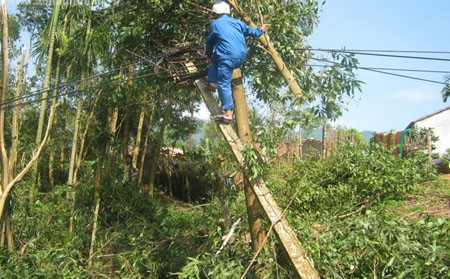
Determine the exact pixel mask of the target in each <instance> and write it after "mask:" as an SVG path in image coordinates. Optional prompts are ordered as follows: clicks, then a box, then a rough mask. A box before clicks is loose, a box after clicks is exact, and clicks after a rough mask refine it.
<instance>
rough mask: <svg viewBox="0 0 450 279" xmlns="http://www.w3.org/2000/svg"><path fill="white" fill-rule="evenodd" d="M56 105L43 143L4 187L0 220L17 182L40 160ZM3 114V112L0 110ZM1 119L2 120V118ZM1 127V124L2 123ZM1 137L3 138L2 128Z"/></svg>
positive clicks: (51, 113) (51, 111)
mask: <svg viewBox="0 0 450 279" xmlns="http://www.w3.org/2000/svg"><path fill="white" fill-rule="evenodd" d="M55 110H56V108H55V107H51V109H50V115H49V118H48V122H47V130H46V132H45V135H44V138H43V139H42V142H41V144H40V145H39V146H38V147H37V148H36V149H35V150H34V151H33V152H32V154H33V155H32V158H31V160H30V161H29V162H28V164H27V165H26V166H25V167H24V168H23V170H22V171H20V172H19V173H18V174H17V176H15V177H14V179H12V180H11V181H10V182H9V183H8V185H7V187H6V189H4V191H3V193H2V195H1V198H0V220H4V218H3V217H4V216H5V215H6V211H7V210H6V206H7V201H8V199H9V196H10V195H11V193H12V191H13V190H14V187H15V186H16V185H17V183H18V182H19V181H20V180H21V179H22V178H23V177H24V176H25V174H27V173H28V171H29V170H30V169H31V168H32V167H33V166H34V164H35V162H36V161H37V160H38V158H39V157H40V156H41V152H42V150H43V149H44V146H45V145H46V143H47V139H48V136H49V133H50V129H51V126H52V123H53V116H54V114H55ZM0 115H1V112H0ZM0 118H1V117H0ZM0 121H1V120H0ZM0 127H1V125H0ZM0 138H1V129H0Z"/></svg>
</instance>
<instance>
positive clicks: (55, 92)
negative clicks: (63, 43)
mask: <svg viewBox="0 0 450 279" xmlns="http://www.w3.org/2000/svg"><path fill="white" fill-rule="evenodd" d="M60 70H61V58H60V57H59V56H58V60H57V62H56V73H55V86H54V90H53V98H52V106H53V107H56V105H57V104H58V94H59V92H58V91H59V74H60ZM57 119H58V114H56V115H55V117H54V123H53V125H52V130H51V132H50V137H49V143H51V142H52V141H53V139H54V138H55V134H56V129H55V127H56V123H57ZM54 162H55V149H54V148H52V149H51V151H50V154H49V160H48V171H49V173H48V178H49V182H50V185H51V187H52V189H54V187H55V178H54V174H53V165H54Z"/></svg>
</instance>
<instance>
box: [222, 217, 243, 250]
mask: <svg viewBox="0 0 450 279" xmlns="http://www.w3.org/2000/svg"><path fill="white" fill-rule="evenodd" d="M240 222H241V218H239V219H238V220H237V221H236V222H234V224H233V226H232V227H231V229H230V231H229V232H228V235H227V237H226V238H225V241H224V242H223V243H222V246H220V249H219V251H217V253H216V255H219V254H220V252H222V250H223V248H225V246H226V245H227V243H228V241H229V240H230V238H231V236H233V233H234V231H235V230H236V227H237V225H239V223H240Z"/></svg>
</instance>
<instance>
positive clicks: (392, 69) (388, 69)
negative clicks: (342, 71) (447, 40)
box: [306, 61, 450, 74]
mask: <svg viewBox="0 0 450 279" xmlns="http://www.w3.org/2000/svg"><path fill="white" fill-rule="evenodd" d="M330 63H332V62H331V61H330ZM306 66H313V67H326V66H325V65H308V64H307V65H306ZM353 68H356V69H362V68H369V69H373V70H382V71H398V72H419V73H436V74H449V73H450V71H437V70H420V69H402V68H379V67H367V66H357V67H353Z"/></svg>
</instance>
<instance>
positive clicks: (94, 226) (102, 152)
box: [88, 143, 106, 267]
mask: <svg viewBox="0 0 450 279" xmlns="http://www.w3.org/2000/svg"><path fill="white" fill-rule="evenodd" d="M100 145H101V146H102V147H101V148H100V152H99V153H100V154H99V156H98V160H97V168H96V171H95V181H94V183H95V189H94V219H93V221H92V234H91V243H90V247H89V262H88V264H89V267H92V266H93V264H94V256H95V254H94V253H95V245H96V235H97V226H98V214H99V212H100V202H101V197H100V187H101V183H102V170H103V161H104V157H105V151H106V143H101V144H100Z"/></svg>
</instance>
